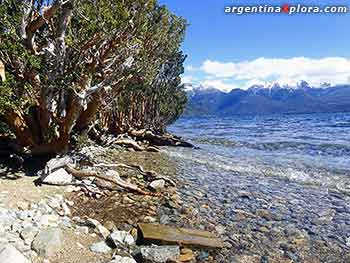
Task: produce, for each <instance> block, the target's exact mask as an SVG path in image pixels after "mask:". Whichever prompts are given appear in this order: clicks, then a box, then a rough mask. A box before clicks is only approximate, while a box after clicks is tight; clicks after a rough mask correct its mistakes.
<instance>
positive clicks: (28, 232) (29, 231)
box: [20, 226, 38, 245]
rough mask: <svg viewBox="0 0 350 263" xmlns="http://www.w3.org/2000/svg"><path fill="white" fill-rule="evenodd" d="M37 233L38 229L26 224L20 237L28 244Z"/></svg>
mask: <svg viewBox="0 0 350 263" xmlns="http://www.w3.org/2000/svg"><path fill="white" fill-rule="evenodd" d="M37 233H38V229H37V228H36V227H33V226H27V227H25V228H24V229H23V230H22V231H21V234H20V236H21V238H22V239H23V240H24V243H25V244H26V245H30V244H31V243H32V241H33V239H34V238H35V236H36V234H37Z"/></svg>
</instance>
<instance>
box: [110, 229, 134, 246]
mask: <svg viewBox="0 0 350 263" xmlns="http://www.w3.org/2000/svg"><path fill="white" fill-rule="evenodd" d="M108 239H109V240H110V241H111V242H112V243H113V244H114V245H115V246H116V247H118V246H120V245H128V246H132V245H134V244H135V240H134V238H133V237H132V235H130V234H129V233H128V232H126V231H114V232H113V233H111V234H110V235H109V237H108Z"/></svg>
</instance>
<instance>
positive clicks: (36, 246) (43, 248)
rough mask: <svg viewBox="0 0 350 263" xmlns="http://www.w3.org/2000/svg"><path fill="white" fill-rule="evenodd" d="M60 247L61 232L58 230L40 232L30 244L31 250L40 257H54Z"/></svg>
mask: <svg viewBox="0 0 350 263" xmlns="http://www.w3.org/2000/svg"><path fill="white" fill-rule="evenodd" d="M61 247H62V232H61V230H60V229H58V228H47V229H44V230H41V231H40V232H39V233H38V235H37V236H36V237H35V238H34V241H33V243H32V249H33V250H34V251H35V252H37V253H38V254H39V256H42V257H52V256H54V255H55V254H56V253H57V252H58V251H59V250H60V248H61Z"/></svg>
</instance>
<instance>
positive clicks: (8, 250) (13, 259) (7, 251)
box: [0, 245, 31, 263]
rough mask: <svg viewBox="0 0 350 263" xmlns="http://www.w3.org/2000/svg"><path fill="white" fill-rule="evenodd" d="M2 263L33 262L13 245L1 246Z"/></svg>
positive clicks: (0, 258) (0, 259)
mask: <svg viewBox="0 0 350 263" xmlns="http://www.w3.org/2000/svg"><path fill="white" fill-rule="evenodd" d="M0 262H1V263H31V262H30V260H29V259H27V258H26V257H25V256H23V254H22V253H21V252H19V251H18V250H17V249H16V248H15V247H13V246H11V245H6V246H4V247H0Z"/></svg>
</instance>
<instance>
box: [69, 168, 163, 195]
mask: <svg viewBox="0 0 350 263" xmlns="http://www.w3.org/2000/svg"><path fill="white" fill-rule="evenodd" d="M66 170H67V172H69V173H71V174H72V175H73V176H74V177H76V178H79V179H82V178H87V177H95V178H98V179H101V180H105V181H107V182H110V183H113V184H116V185H118V186H119V187H122V188H125V189H128V190H131V191H134V192H136V193H139V194H142V195H149V196H160V194H159V193H152V192H149V191H145V190H142V189H141V188H139V187H138V186H137V185H135V184H131V183H128V182H125V181H124V180H122V179H113V178H110V177H106V176H103V175H99V174H98V173H97V172H96V171H90V170H77V169H75V168H74V167H73V166H72V165H70V164H67V165H66Z"/></svg>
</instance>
